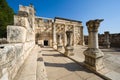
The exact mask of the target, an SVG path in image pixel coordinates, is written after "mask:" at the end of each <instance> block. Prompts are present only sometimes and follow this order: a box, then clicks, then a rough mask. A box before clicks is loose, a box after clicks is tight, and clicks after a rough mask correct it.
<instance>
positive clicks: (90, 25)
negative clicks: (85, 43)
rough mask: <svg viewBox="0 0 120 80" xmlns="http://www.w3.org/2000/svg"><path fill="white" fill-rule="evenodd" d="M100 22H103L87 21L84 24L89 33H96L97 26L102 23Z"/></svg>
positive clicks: (99, 20)
mask: <svg viewBox="0 0 120 80" xmlns="http://www.w3.org/2000/svg"><path fill="white" fill-rule="evenodd" d="M102 21H103V19H96V20H89V21H88V22H87V23H86V26H87V28H88V31H89V32H97V31H98V28H99V25H100V22H102Z"/></svg>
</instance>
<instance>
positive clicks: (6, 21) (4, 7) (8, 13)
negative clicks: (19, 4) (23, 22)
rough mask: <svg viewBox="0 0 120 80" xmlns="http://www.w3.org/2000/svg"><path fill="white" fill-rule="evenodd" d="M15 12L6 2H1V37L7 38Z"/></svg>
mask: <svg viewBox="0 0 120 80" xmlns="http://www.w3.org/2000/svg"><path fill="white" fill-rule="evenodd" d="M13 15H14V12H13V10H12V8H10V7H9V5H8V4H7V2H6V0H0V37H6V34H7V31H6V28H7V25H11V24H13Z"/></svg>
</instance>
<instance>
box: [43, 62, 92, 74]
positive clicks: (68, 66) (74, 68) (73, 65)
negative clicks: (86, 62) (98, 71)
mask: <svg viewBox="0 0 120 80" xmlns="http://www.w3.org/2000/svg"><path fill="white" fill-rule="evenodd" d="M45 66H50V67H63V68H65V69H67V70H69V71H85V72H88V73H92V72H90V71H89V70H87V69H85V68H83V67H82V66H80V65H78V64H76V63H74V62H73V63H48V62H45Z"/></svg>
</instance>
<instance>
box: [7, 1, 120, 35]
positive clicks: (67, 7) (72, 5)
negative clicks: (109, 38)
mask: <svg viewBox="0 0 120 80" xmlns="http://www.w3.org/2000/svg"><path fill="white" fill-rule="evenodd" d="M7 2H8V4H9V5H10V7H11V8H13V10H14V11H15V13H17V11H18V8H19V4H21V5H24V6H28V5H29V4H30V3H32V4H33V5H34V7H35V9H36V15H37V16H41V17H49V18H54V17H56V16H57V17H63V18H68V19H73V20H79V21H82V23H83V26H84V34H85V35H87V34H88V32H87V27H86V22H87V21H88V20H90V19H104V21H103V22H102V23H101V25H100V28H99V33H104V31H110V33H120V27H119V26H120V0H7Z"/></svg>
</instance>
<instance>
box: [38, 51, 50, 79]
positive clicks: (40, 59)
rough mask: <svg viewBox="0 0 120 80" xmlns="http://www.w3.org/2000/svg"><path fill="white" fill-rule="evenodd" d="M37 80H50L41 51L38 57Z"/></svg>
mask: <svg viewBox="0 0 120 80" xmlns="http://www.w3.org/2000/svg"><path fill="white" fill-rule="evenodd" d="M36 80H48V78H47V72H46V68H45V65H44V61H43V57H42V54H41V50H40V51H39V53H38V55H37V71H36Z"/></svg>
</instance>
